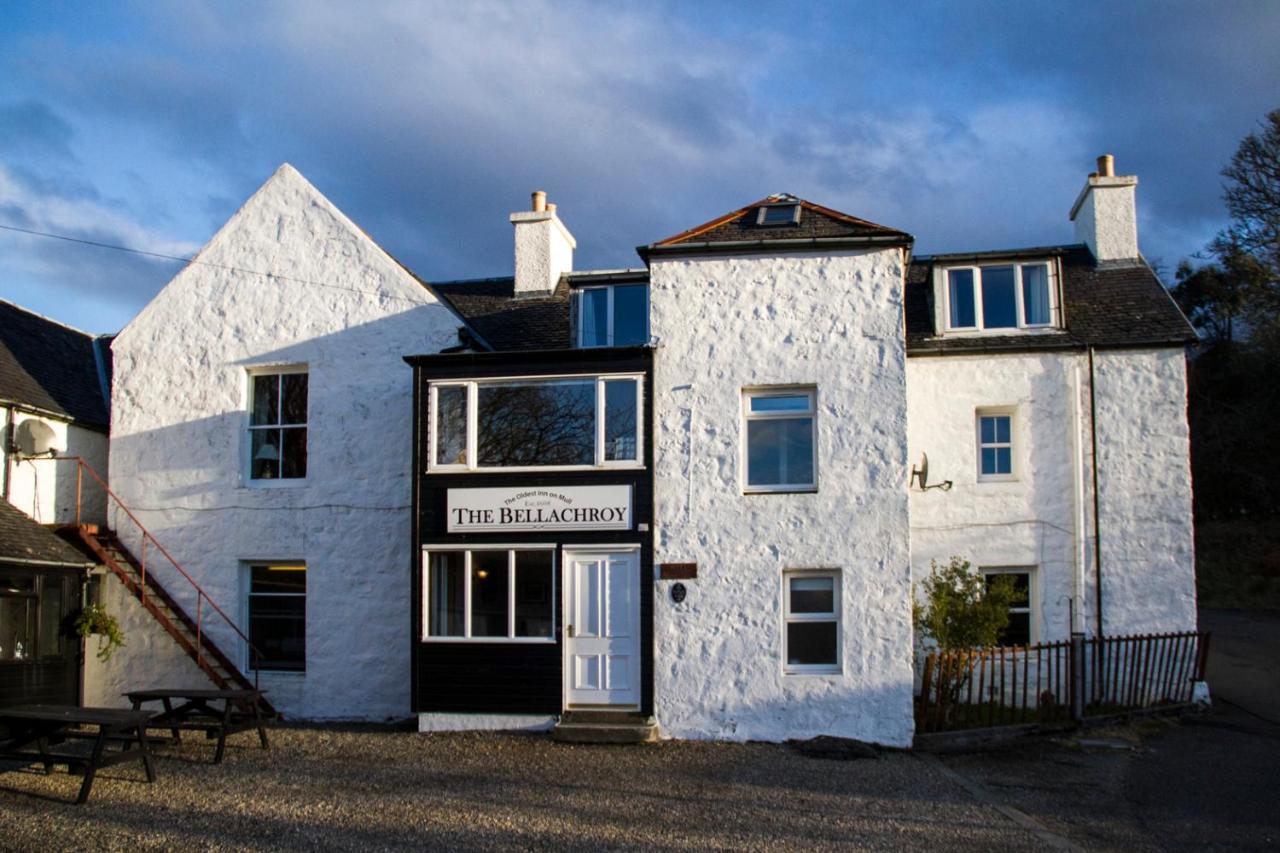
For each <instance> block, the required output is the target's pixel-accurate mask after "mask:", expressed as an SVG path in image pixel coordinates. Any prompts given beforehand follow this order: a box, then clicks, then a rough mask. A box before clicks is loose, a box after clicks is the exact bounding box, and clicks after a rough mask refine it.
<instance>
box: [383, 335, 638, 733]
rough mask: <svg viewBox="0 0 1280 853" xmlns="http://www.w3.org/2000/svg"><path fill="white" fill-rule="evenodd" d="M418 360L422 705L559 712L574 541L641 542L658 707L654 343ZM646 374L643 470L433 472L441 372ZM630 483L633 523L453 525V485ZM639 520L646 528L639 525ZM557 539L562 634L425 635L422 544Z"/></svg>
mask: <svg viewBox="0 0 1280 853" xmlns="http://www.w3.org/2000/svg"><path fill="white" fill-rule="evenodd" d="M405 361H407V362H408V363H409V364H411V365H413V367H414V374H415V375H414V445H415V446H414V448H413V451H414V452H413V465H414V481H415V488H414V531H413V537H414V544H415V547H414V555H413V565H412V567H411V571H412V589H413V601H414V602H415V604H414V606H413V617H412V620H411V622H412V626H411V630H412V631H413V665H412V670H413V671H412V674H411V677H412V686H411V690H412V696H413V710H414V712H451V713H508V714H558V713H559V712H560V711H561V710H562V709H563V675H564V673H563V669H564V668H563V661H564V645H563V636H564V618H563V613H562V596H563V583H564V577H565V575H564V559H563V558H564V548H566V547H572V546H574V545H592V546H595V545H603V546H608V545H610V544H620V545H621V544H635V543H637V542H638V543H639V544H640V546H641V550H640V571H639V584H640V588H639V593H640V702H641V711H642V712H643V713H646V714H651V713H653V582H652V577H653V534H652V532H651V530H652V525H653V462H652V460H653V416H652V412H653V370H652V365H653V351H652V350H650V349H648V348H642V347H631V348H618V349H592V350H559V351H550V352H536V353H535V352H528V353H510V352H503V353H452V354H441V355H430V356H414V357H411V358H406V359H405ZM624 372H626V373H643V374H644V377H645V379H644V412H643V417H644V461H645V467H644V468H643V469H638V470H619V469H600V470H592V471H566V472H546V473H542V472H526V473H510V474H504V473H498V472H492V473H473V472H449V473H440V474H427V473H426V461H427V448H428V447H429V446H430V445H429V438H430V434H429V430H430V411H429V409H430V403H429V400H430V395H429V394H428V393H427V386H428V384H429V383H430V382H431V381H433V380H444V379H480V378H485V377H497V376H503V377H506V376H513V377H518V376H548V375H571V374H583V375H594V374H599V373H624ZM614 484H623V485H629V486H631V490H632V493H631V504H632V525H633V529H631V530H611V531H601V530H580V531H551V532H544V531H531V530H515V531H507V532H502V531H488V532H484V533H450V532H449V531H448V515H447V511H446V507H447V500H448V490H449V489H451V488H455V489H456V488H484V487H495V488H501V487H521V488H546V487H556V486H602V485H614ZM640 525H644V527H645V529H644V530H640V529H639V527H640ZM548 542H550V543H555V544H556V545H557V546H558V547H557V550H556V585H555V626H556V637H555V642H554V643H520V642H505V643H504V642H498V643H494V642H482V641H480V642H478V641H467V642H440V641H431V642H423V641H422V640H421V639H420V638H421V636H422V615H423V614H422V605H421V602H422V600H423V595H422V593H423V590H422V563H421V559H422V548H423V546H429V545H468V546H472V547H475V548H483V547H484V546H485V545H486V544H499V543H500V544H504V545H509V544H512V543H528V544H540V543H548Z"/></svg>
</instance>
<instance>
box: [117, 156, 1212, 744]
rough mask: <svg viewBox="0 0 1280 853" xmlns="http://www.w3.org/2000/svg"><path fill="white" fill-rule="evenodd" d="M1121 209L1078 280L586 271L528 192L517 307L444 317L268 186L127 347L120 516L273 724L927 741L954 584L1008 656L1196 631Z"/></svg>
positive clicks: (731, 242) (334, 219) (1153, 292)
mask: <svg viewBox="0 0 1280 853" xmlns="http://www.w3.org/2000/svg"><path fill="white" fill-rule="evenodd" d="M1103 171H1104V172H1108V171H1109V167H1104V168H1103ZM1135 184H1136V180H1135V179H1131V178H1117V177H1114V176H1112V175H1109V174H1104V175H1103V176H1102V177H1097V176H1094V177H1091V178H1090V179H1089V182H1088V185H1087V186H1086V189H1085V191H1084V192H1083V193H1082V194H1081V198H1080V200H1079V202H1078V203H1077V205H1076V208H1075V209H1074V210H1073V211H1072V218H1073V219H1074V221H1075V223H1076V229H1077V234H1076V240H1077V242H1075V243H1072V244H1068V245H1063V246H1055V247H1048V248H1042V249H1021V250H1010V251H985V252H980V253H975V254H970V255H949V256H938V257H933V258H920V257H912V254H911V246H912V238H911V236H910V235H908V234H906V233H904V232H901V231H896V230H893V229H890V228H885V227H883V226H879V225H875V224H874V223H870V222H866V221H864V220H860V219H857V218H855V217H851V216H848V215H846V214H841V213H838V212H836V211H832V210H829V209H827V208H823V207H820V206H818V205H814V204H811V203H809V202H805V201H802V200H800V199H795V198H793V197H790V196H771V197H769V198H768V199H764V200H761V201H759V202H755V203H753V204H750V205H747V206H746V207H744V208H741V209H740V210H737V211H734V212H732V213H730V214H727V215H726V216H723V217H720V218H718V219H716V220H713V221H711V222H709V223H706V224H705V225H703V226H699V227H698V228H695V229H691V230H690V231H687V232H683V233H682V234H680V235H676V236H675V237H672V238H670V239H668V240H664V241H659V242H657V243H653V244H651V245H649V246H647V247H645V248H644V249H642V250H641V254H642V257H643V259H644V261H645V267H644V268H641V269H635V270H615V271H590V272H578V271H574V270H573V267H572V263H573V250H574V248H575V242H574V238H573V236H572V234H571V233H570V232H569V230H568V228H567V226H566V225H565V223H564V222H563V221H562V220H561V219H560V217H559V215H558V213H557V212H556V211H555V209H554V206H553V205H547V204H546V203H545V196H542V197H539V194H535V200H534V209H533V210H532V211H528V212H523V213H517V214H513V215H512V217H511V221H512V223H513V225H514V227H515V237H516V248H515V253H514V255H515V263H514V272H515V274H514V276H509V277H505V278H498V279H485V280H480V281H472V282H433V283H430V284H424V283H423V282H422V281H420V280H419V279H417V278H416V277H415V276H413V275H412V274H411V273H409V272H408V271H407V270H405V269H404V268H403V267H402V266H400V265H399V264H397V263H396V262H395V261H394V260H393V259H392V258H390V257H389V256H387V255H386V253H385V252H383V251H382V250H381V249H379V248H378V247H377V246H376V244H374V243H373V242H372V241H371V240H370V239H369V238H368V237H367V236H365V235H364V234H363V232H361V231H360V230H359V229H358V228H357V227H356V226H354V225H353V224H352V223H351V222H350V221H349V220H347V219H346V218H345V217H344V216H343V215H342V214H341V212H339V211H338V210H337V209H336V208H334V207H333V205H332V204H330V203H329V202H328V201H327V200H325V199H324V198H323V197H322V196H321V195H320V194H319V193H318V192H317V191H316V190H315V189H314V188H313V187H311V186H310V185H309V184H307V183H306V181H305V180H304V179H302V177H301V176H299V175H298V174H297V173H296V172H294V171H293V170H292V169H290V168H288V167H282V169H281V170H280V171H279V172H278V173H277V174H276V175H275V176H274V177H273V178H272V179H271V180H270V181H268V182H267V184H266V185H264V187H263V188H262V189H261V190H259V192H258V193H257V194H256V195H255V196H254V197H253V198H251V199H250V200H249V201H248V202H247V203H246V205H245V207H244V208H242V210H241V211H240V212H239V213H237V214H236V216H235V217H233V218H232V220H231V221H230V222H228V224H227V225H226V226H225V227H224V228H223V229H222V230H221V231H220V232H219V233H218V234H217V235H216V236H215V237H214V238H213V240H212V241H211V242H210V244H209V245H208V246H207V247H206V248H205V249H204V250H202V252H201V254H200V255H199V257H198V258H197V262H196V263H194V264H192V265H191V266H189V267H188V268H187V269H186V270H184V271H183V272H182V273H181V274H180V275H179V276H178V277H177V278H175V279H174V281H173V282H172V283H171V284H170V285H169V286H168V287H166V288H165V290H164V291H163V292H162V293H161V294H160V295H159V296H158V297H157V298H156V299H155V300H154V301H153V302H152V303H151V304H150V305H149V306H148V307H147V308H146V309H145V310H144V311H143V312H142V313H141V314H140V315H139V317H138V318H137V319H135V320H134V321H133V322H132V323H131V324H130V325H129V326H128V327H126V328H125V330H124V331H123V332H122V333H121V334H120V336H119V337H118V339H117V340H116V342H115V345H114V351H115V358H116V370H115V384H114V387H113V416H112V417H113V420H112V447H111V474H112V483H113V487H114V488H115V489H116V491H117V492H119V493H120V494H121V496H122V497H123V498H124V500H125V502H126V503H128V504H130V505H131V506H133V507H134V508H135V510H136V511H137V512H138V514H139V516H140V517H141V518H142V519H143V521H144V523H145V524H146V525H147V526H148V527H149V528H150V529H151V530H152V531H153V532H154V533H155V535H156V536H157V538H158V539H159V540H160V541H162V542H164V543H165V544H166V545H167V547H168V548H169V549H170V550H171V551H172V552H173V553H174V554H175V556H177V557H178V559H179V561H180V562H182V563H183V565H184V566H185V567H186V568H187V569H188V570H189V571H190V572H191V573H192V575H193V576H194V577H195V578H196V579H197V580H198V582H199V583H200V584H201V585H202V586H203V587H204V588H205V589H206V590H207V592H208V594H209V596H210V597H211V598H212V599H213V600H215V601H217V602H218V603H220V604H221V605H222V606H223V607H224V608H226V609H227V610H228V611H229V612H231V613H234V614H236V616H237V617H238V618H239V619H241V620H242V621H243V624H245V625H246V626H247V628H246V630H247V631H248V632H249V633H250V634H251V635H253V636H255V637H257V638H259V639H260V640H261V642H262V644H263V645H266V646H269V647H270V654H269V657H270V658H271V660H269V661H268V662H267V665H263V666H260V667H259V668H258V669H259V674H260V676H261V678H262V682H263V685H264V686H267V687H269V689H270V690H271V693H270V696H271V698H272V701H273V702H274V703H275V704H276V706H277V707H279V708H280V709H281V710H283V711H284V712H285V713H287V714H291V715H295V716H302V717H340V718H366V719H381V718H387V717H401V716H404V715H406V714H409V713H416V714H418V715H419V721H420V725H421V727H422V728H423V729H424V730H436V729H449V728H492V727H524V728H539V727H547V726H549V725H551V724H553V723H554V722H555V720H556V719H557V718H559V717H562V716H563V715H565V714H570V715H572V713H573V712H575V711H577V712H581V711H584V710H585V711H590V712H600V711H606V712H607V711H614V712H617V711H626V712H634V713H638V714H639V715H640V716H641V717H650V716H652V718H653V719H654V720H656V723H657V724H658V725H659V726H661V729H662V731H663V732H664V733H665V734H666V735H668V736H673V737H689V738H725V739H766V740H774V739H783V738H790V737H807V736H812V735H818V734H832V735H839V736H845V737H853V738H859V739H863V740H869V741H875V742H878V743H884V744H892V745H899V746H900V745H906V744H908V743H910V741H911V737H912V732H913V721H912V656H913V636H912V630H911V621H910V619H911V617H910V603H911V584H912V581H913V580H918V579H919V578H920V577H921V576H922V574H923V573H924V572H927V570H928V566H929V563H930V561H931V560H933V559H938V560H942V561H945V560H947V559H949V558H950V557H951V556H952V555H959V556H963V557H965V558H967V559H969V560H970V561H971V562H972V563H973V564H974V565H975V566H977V567H979V568H980V569H982V570H983V571H1013V572H1016V573H1018V574H1019V575H1021V576H1022V578H1023V579H1024V580H1025V582H1026V583H1027V584H1028V585H1029V591H1028V601H1027V602H1026V605H1025V607H1022V608H1021V609H1020V612H1019V613H1018V614H1017V616H1018V618H1017V619H1016V620H1015V623H1016V624H1014V625H1011V629H1010V630H1011V631H1021V632H1023V634H1022V635H1020V636H1017V637H1016V638H1012V639H1011V641H1012V640H1014V639H1016V641H1018V642H1023V641H1026V640H1032V641H1034V640H1049V639H1063V638H1065V637H1066V636H1067V635H1068V634H1069V632H1070V631H1071V629H1072V618H1073V615H1074V619H1075V628H1076V629H1077V630H1081V631H1086V632H1089V633H1093V632H1095V631H1097V630H1098V617H1099V611H1098V603H1099V601H1101V604H1102V610H1101V617H1102V629H1103V630H1105V631H1106V632H1107V633H1108V634H1116V633H1123V632H1130V631H1149V630H1189V629H1193V628H1194V626H1195V610H1194V576H1193V562H1192V561H1193V558H1192V551H1191V543H1192V525H1191V503H1190V474H1189V467H1188V454H1187V427H1186V418H1185V369H1184V358H1185V353H1184V350H1185V347H1186V346H1187V345H1188V344H1189V343H1191V342H1192V341H1193V340H1194V335H1193V333H1192V331H1191V329H1190V327H1189V326H1188V325H1187V324H1186V321H1185V319H1184V318H1182V316H1181V315H1180V313H1179V312H1178V311H1177V308H1176V307H1175V306H1174V305H1173V303H1172V301H1171V300H1170V299H1169V297H1168V295H1167V294H1166V293H1165V292H1164V290H1163V288H1162V287H1161V286H1160V284H1159V282H1158V281H1157V279H1156V278H1155V276H1154V274H1153V273H1152V272H1151V271H1150V269H1149V268H1148V267H1147V266H1146V265H1145V262H1143V261H1142V260H1141V257H1140V255H1139V253H1138V249H1137V237H1136V229H1135V227H1134V223H1135V222H1136V216H1135V212H1134V203H1135V197H1134V185H1135ZM246 271H250V272H246ZM401 357H410V358H407V359H406V360H408V361H409V362H410V363H411V365H412V366H413V371H412V373H411V372H410V371H409V370H407V369H406V368H405V366H404V364H403V363H402V361H401ZM1095 446H1096V447H1097V454H1096V455H1097V465H1096V466H1095V465H1094V452H1093V448H1094V447H1095ZM925 454H927V456H928V459H929V472H928V477H927V480H924V479H922V478H915V477H913V476H912V470H913V467H918V466H919V464H920V461H921V459H922V457H923V456H924V455H925ZM1095 468H1096V482H1097V491H1096V495H1097V501H1096V502H1095V500H1094V495H1095V490H1094V481H1095V480H1094V478H1095ZM944 480H945V481H949V487H948V488H947V489H942V488H932V486H935V485H939V484H941V482H942V481H944ZM923 486H928V487H930V488H922V487H923ZM1095 503H1096V507H1095ZM615 511H616V518H615ZM1099 557H1100V560H1099ZM1099 577H1100V578H1101V587H1100V592H1101V595H1099V587H1098V585H1097V579H1098V578H1099ZM174 593H175V595H177V596H179V597H181V596H182V595H183V594H184V593H183V591H182V590H180V589H175V590H174ZM184 601H187V603H189V599H184ZM209 630H210V631H218V630H221V633H215V639H217V641H218V642H219V643H221V644H223V646H224V647H225V648H227V649H230V650H234V651H235V654H236V656H237V659H238V660H237V662H238V663H239V664H240V665H241V666H244V667H248V666H250V665H251V663H252V662H251V661H250V660H249V652H248V651H247V650H246V648H245V647H244V644H243V643H241V642H240V641H239V640H238V638H237V637H236V636H235V635H234V633H233V632H230V631H227V630H225V629H217V628H216V626H211V627H210V629H209ZM127 661H128V662H127V664H122V665H121V668H120V670H119V671H118V672H116V673H115V674H114V675H113V678H114V679H115V680H114V682H113V688H114V687H118V686H120V685H124V684H128V685H129V686H139V685H143V686H145V685H146V684H149V683H151V682H152V681H153V680H154V678H153V674H152V673H151V672H150V671H149V666H150V664H149V663H148V661H147V659H146V657H145V656H137V657H136V658H135V657H130V658H127ZM579 716H581V715H579ZM587 724H588V725H590V724H591V723H587Z"/></svg>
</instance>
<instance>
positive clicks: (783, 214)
mask: <svg viewBox="0 0 1280 853" xmlns="http://www.w3.org/2000/svg"><path fill="white" fill-rule="evenodd" d="M756 224H757V225H799V224H800V205H798V204H763V205H761V206H760V212H759V213H758V214H756Z"/></svg>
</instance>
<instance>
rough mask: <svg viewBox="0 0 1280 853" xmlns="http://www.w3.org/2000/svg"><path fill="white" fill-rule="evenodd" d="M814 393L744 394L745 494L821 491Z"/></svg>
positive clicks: (806, 390)
mask: <svg viewBox="0 0 1280 853" xmlns="http://www.w3.org/2000/svg"><path fill="white" fill-rule="evenodd" d="M816 394H817V392H816V391H815V390H814V389H812V388H800V389H795V388H790V389H785V388H784V389H776V388H775V389H762V390H757V391H745V392H743V419H744V420H745V422H746V429H745V430H744V432H745V435H746V469H747V478H746V480H747V481H746V491H748V492H803V491H813V490H814V489H816V488H817V486H818V477H817V471H818V442H817V430H816V427H815V421H814V412H815V405H814V399H815V397H816Z"/></svg>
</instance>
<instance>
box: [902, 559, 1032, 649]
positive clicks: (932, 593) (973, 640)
mask: <svg viewBox="0 0 1280 853" xmlns="http://www.w3.org/2000/svg"><path fill="white" fill-rule="evenodd" d="M920 586H921V589H922V590H923V592H924V602H923V603H921V602H920V601H918V600H913V603H912V617H913V621H914V622H915V625H916V630H917V631H919V632H920V633H922V634H924V635H925V636H927V637H929V638H931V639H932V640H933V641H934V642H936V643H937V644H938V648H940V649H941V650H942V651H944V652H945V651H956V650H960V649H973V648H982V647H985V646H994V645H995V644H996V643H997V642H998V641H999V639H1000V632H1001V631H1003V630H1004V629H1005V627H1006V626H1008V624H1009V605H1010V604H1011V603H1012V602H1013V599H1014V595H1015V593H1014V588H1013V578H1012V577H1011V576H1009V575H998V576H995V577H991V578H984V577H983V576H982V574H981V573H980V572H976V571H974V570H973V568H972V567H971V566H970V565H969V561H968V560H965V559H963V558H961V557H952V558H951V562H949V563H947V564H946V565H945V566H939V565H938V562H937V561H936V560H934V561H933V562H932V563H931V564H930V569H929V577H927V578H925V579H924V581H923V582H922V583H921V584H920Z"/></svg>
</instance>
